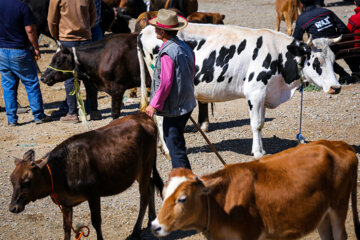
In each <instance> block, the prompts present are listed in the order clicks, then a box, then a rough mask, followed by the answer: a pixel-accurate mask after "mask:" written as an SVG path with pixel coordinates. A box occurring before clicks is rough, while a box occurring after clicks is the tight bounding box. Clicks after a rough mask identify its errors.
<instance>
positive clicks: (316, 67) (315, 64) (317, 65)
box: [313, 57, 322, 75]
mask: <svg viewBox="0 0 360 240" xmlns="http://www.w3.org/2000/svg"><path fill="white" fill-rule="evenodd" d="M313 68H314V70H315V71H316V72H317V74H319V75H321V73H322V69H321V66H320V61H319V59H318V58H317V57H316V58H315V59H314V62H313Z"/></svg>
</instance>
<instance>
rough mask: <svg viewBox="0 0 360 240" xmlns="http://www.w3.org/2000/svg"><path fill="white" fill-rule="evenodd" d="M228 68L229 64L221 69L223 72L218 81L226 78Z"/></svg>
mask: <svg viewBox="0 0 360 240" xmlns="http://www.w3.org/2000/svg"><path fill="white" fill-rule="evenodd" d="M228 68H229V64H226V65H225V66H223V68H222V71H221V74H220V76H219V77H218V79H217V82H222V81H224V80H225V77H224V75H225V72H226V70H227V69H228Z"/></svg>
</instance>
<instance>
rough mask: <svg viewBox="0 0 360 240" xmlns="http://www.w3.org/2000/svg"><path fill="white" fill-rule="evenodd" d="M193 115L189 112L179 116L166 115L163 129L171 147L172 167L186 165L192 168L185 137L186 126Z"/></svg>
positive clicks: (166, 140) (167, 144) (166, 141)
mask: <svg viewBox="0 0 360 240" xmlns="http://www.w3.org/2000/svg"><path fill="white" fill-rule="evenodd" d="M190 115H191V112H190V113H187V114H185V115H182V116H178V117H164V121H163V130H164V140H165V143H166V146H167V147H168V149H169V152H170V157H171V162H172V167H173V168H178V167H184V168H188V169H191V166H190V162H189V159H188V157H187V154H186V144H185V138H184V128H185V125H186V122H187V121H188V120H189V118H190Z"/></svg>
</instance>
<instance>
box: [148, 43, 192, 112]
mask: <svg viewBox="0 0 360 240" xmlns="http://www.w3.org/2000/svg"><path fill="white" fill-rule="evenodd" d="M165 53H166V54H167V55H168V56H169V57H170V58H171V59H172V60H173V62H174V67H175V69H174V78H173V83H172V87H171V91H170V94H169V96H168V97H167V99H166V100H165V104H164V108H163V110H162V111H157V112H156V114H157V115H160V116H165V117H177V116H181V115H184V114H186V113H188V112H191V111H192V110H193V109H194V108H195V107H196V101H195V96H194V75H195V72H194V71H195V69H194V67H195V63H194V55H193V52H192V50H191V49H190V48H189V46H188V45H187V44H186V43H185V42H183V41H181V40H179V39H178V38H177V37H174V38H172V39H170V40H168V41H166V43H165V44H164V46H163V47H162V49H161V50H160V52H159V55H158V57H157V59H156V64H155V70H154V77H153V81H152V83H151V94H150V101H151V99H152V98H153V97H154V95H155V92H156V90H157V89H158V88H159V86H160V73H161V60H160V58H161V56H162V55H163V54H165Z"/></svg>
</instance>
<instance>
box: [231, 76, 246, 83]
mask: <svg viewBox="0 0 360 240" xmlns="http://www.w3.org/2000/svg"><path fill="white" fill-rule="evenodd" d="M232 79H233V77H230V78H229V81H228V82H231V80H232ZM244 81H245V79H244Z"/></svg>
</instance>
